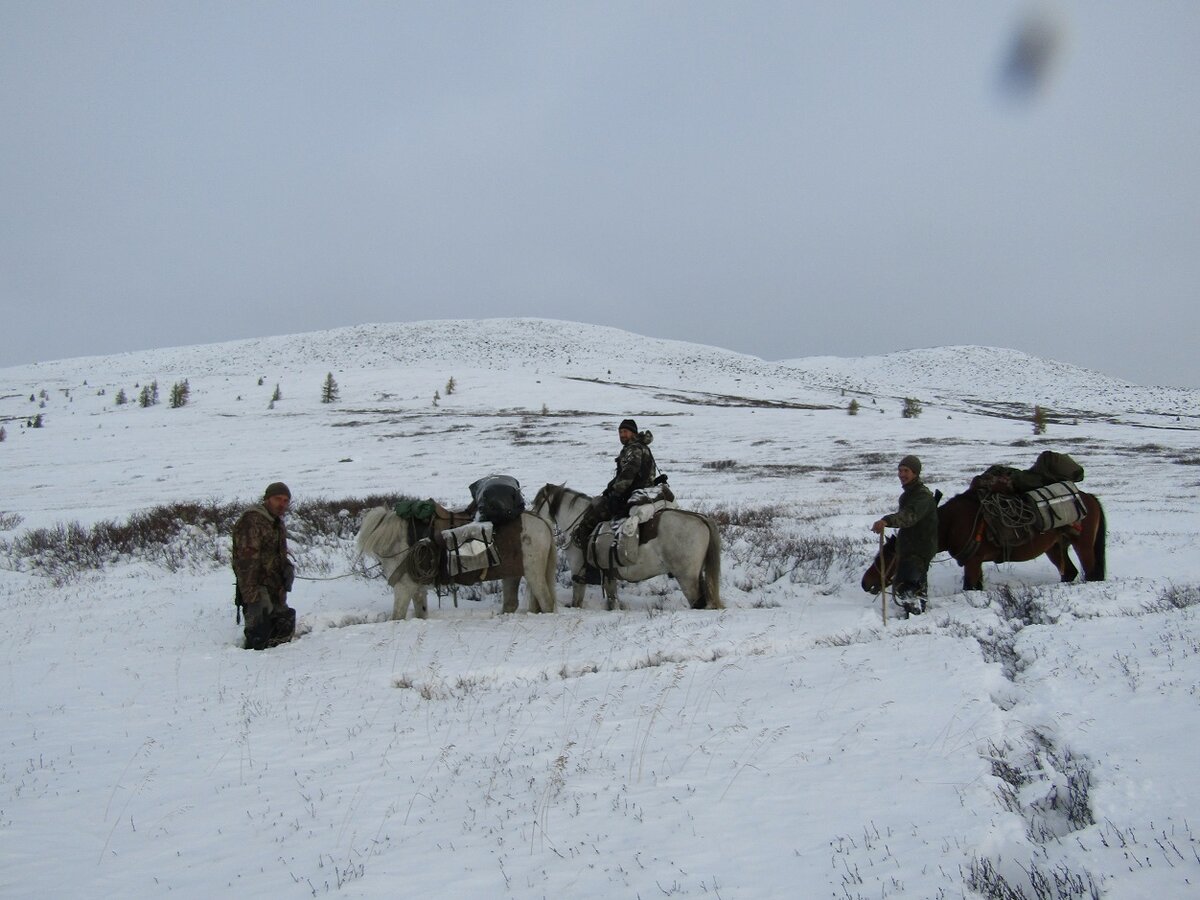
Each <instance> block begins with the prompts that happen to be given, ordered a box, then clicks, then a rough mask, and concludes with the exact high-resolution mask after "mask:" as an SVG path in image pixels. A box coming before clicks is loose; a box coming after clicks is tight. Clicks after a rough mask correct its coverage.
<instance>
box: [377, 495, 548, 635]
mask: <svg viewBox="0 0 1200 900" xmlns="http://www.w3.org/2000/svg"><path fill="white" fill-rule="evenodd" d="M471 494H472V498H473V499H472V502H471V504H470V506H468V507H467V508H466V509H464V510H462V511H451V510H448V509H446V508H445V507H443V506H441V505H440V504H438V503H435V502H434V501H432V500H419V501H413V500H402V501H399V502H397V503H396V504H394V505H393V506H391V507H388V506H378V507H375V508H374V509H371V510H369V511H368V512H367V514H366V515H365V516H364V517H363V523H362V527H361V528H360V529H359V533H358V537H357V540H356V543H357V546H358V550H359V552H360V553H362V554H368V555H370V556H373V557H375V559H377V560H379V564H380V566H381V567H382V569H383V573H384V575H385V577H386V578H387V581H388V585H389V586H390V587H391V588H392V593H393V597H394V604H393V607H392V618H393V619H403V618H405V617H406V616H407V615H408V610H409V606H410V605H411V606H412V608H413V612H414V615H415V616H416V617H417V618H420V619H423V618H425V617H426V615H427V613H428V609H427V603H426V597H427V592H428V589H429V588H430V587H433V588H435V589H436V590H439V591H440V590H441V589H443V588H451V587H457V586H464V585H466V586H469V585H477V584H480V583H482V582H493V581H499V582H501V586H502V588H501V589H502V605H501V611H502V612H505V613H514V612H516V611H517V606H518V600H519V588H520V582H521V579H522V578H524V579H525V583H526V585H527V587H528V595H529V611H530V612H554V606H555V598H554V579H555V576H556V574H557V568H558V557H557V552H556V548H555V543H554V532H553V530H552V529H551V528H550V526H549V525H548V524H547V523H546V522H545V521H544V520H543V519H542V518H540V517H539V516H536V515H534V514H533V513H530V512H528V511H526V510H525V504H524V500H523V499H521V494H520V485H519V484H518V483H517V481H516V479H514V478H511V477H509V476H505V475H491V476H488V477H487V478H482V479H480V480H479V481H477V482H475V483H474V484H472V485H471Z"/></svg>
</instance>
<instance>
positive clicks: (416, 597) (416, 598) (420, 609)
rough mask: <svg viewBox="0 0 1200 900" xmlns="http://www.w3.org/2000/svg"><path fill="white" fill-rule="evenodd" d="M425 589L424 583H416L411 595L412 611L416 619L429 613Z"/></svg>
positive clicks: (422, 617)
mask: <svg viewBox="0 0 1200 900" xmlns="http://www.w3.org/2000/svg"><path fill="white" fill-rule="evenodd" d="M426 591H427V588H426V587H425V585H423V584H421V585H417V589H416V591H415V592H414V593H413V595H412V603H413V612H415V613H416V617H417V618H418V619H424V618H426V617H428V615H429V607H428V605H427V604H426V602H425V595H426Z"/></svg>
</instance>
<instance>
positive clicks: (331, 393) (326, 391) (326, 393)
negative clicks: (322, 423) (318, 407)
mask: <svg viewBox="0 0 1200 900" xmlns="http://www.w3.org/2000/svg"><path fill="white" fill-rule="evenodd" d="M337 398H338V384H337V382H336V381H334V380H333V373H332V372H326V373H325V383H324V384H323V385H321V402H322V403H332V402H333V401H334V400H336V399H337Z"/></svg>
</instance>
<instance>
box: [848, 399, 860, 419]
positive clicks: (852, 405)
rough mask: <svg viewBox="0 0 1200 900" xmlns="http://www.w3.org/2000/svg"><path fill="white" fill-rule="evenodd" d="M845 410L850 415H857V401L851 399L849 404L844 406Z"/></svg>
mask: <svg viewBox="0 0 1200 900" xmlns="http://www.w3.org/2000/svg"><path fill="white" fill-rule="evenodd" d="M846 412H848V413H849V414H850V415H852V416H857V415H858V401H857V400H851V401H850V405H849V406H847V407H846Z"/></svg>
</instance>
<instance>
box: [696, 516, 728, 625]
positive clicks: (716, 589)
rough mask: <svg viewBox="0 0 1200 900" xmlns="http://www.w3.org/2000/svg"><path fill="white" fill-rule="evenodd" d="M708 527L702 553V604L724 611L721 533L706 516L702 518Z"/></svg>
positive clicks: (715, 524) (714, 523)
mask: <svg viewBox="0 0 1200 900" xmlns="http://www.w3.org/2000/svg"><path fill="white" fill-rule="evenodd" d="M704 522H705V524H707V525H708V549H707V550H705V551H704V573H703V577H702V578H701V579H700V586H701V589H702V590H703V591H704V603H705V606H707V607H708V608H709V609H724V608H725V605H724V604H723V603H722V602H721V533H720V532H719V531H717V523H716V522H714V521H713V520H712V519H710V518H709V517H708V516H705V517H704Z"/></svg>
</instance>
